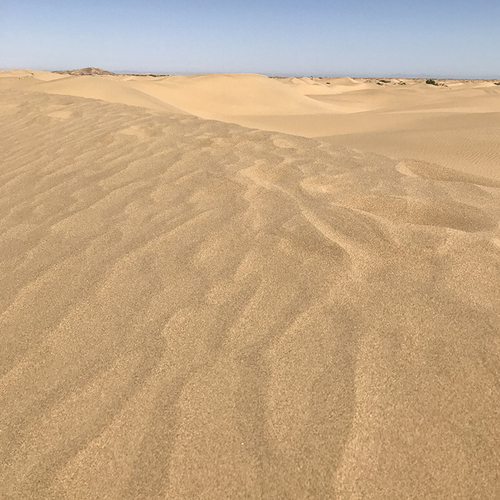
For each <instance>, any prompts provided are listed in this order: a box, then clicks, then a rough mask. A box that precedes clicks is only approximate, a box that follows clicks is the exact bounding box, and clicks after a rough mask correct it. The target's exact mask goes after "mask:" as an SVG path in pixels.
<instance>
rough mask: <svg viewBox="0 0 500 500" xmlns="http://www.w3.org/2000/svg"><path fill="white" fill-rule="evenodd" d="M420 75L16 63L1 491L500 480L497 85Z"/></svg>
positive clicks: (271, 491) (97, 494) (8, 152)
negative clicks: (158, 71) (279, 74)
mask: <svg viewBox="0 0 500 500" xmlns="http://www.w3.org/2000/svg"><path fill="white" fill-rule="evenodd" d="M328 82H329V83H328ZM405 83H406V85H401V84H399V81H396V80H394V81H391V82H390V83H383V84H381V85H379V84H378V80H351V79H349V78H344V79H309V78H296V79H292V78H289V79H270V78H267V77H264V76H259V75H201V76H171V77H163V78H154V77H132V76H68V75H60V74H54V73H49V72H36V71H28V70H15V71H9V72H0V235H1V236H0V276H1V277H2V286H1V287H0V334H1V338H2V349H1V350H0V376H1V378H0V498H2V499H3V498H5V499H37V498H40V499H45V498H47V499H58V500H63V499H79V500H80V499H101V498H102V499H104V498H106V499H127V498H130V499H169V500H170V499H172V500H176V499H185V500H188V499H238V498H241V499H243V498H244V499H292V498H293V499H295V498H296V499H329V498H337V499H370V500H371V499H380V500H387V499H394V500H396V499H397V500H400V499H406V498H415V499H429V498H433V499H434V498H439V499H450V498H453V499H478V500H479V499H497V498H499V497H500V475H499V471H500V384H499V377H500V293H499V290H500V229H499V220H500V166H499V163H498V162H499V160H498V158H499V130H500V120H499V113H500V87H499V86H495V85H494V84H493V82H451V81H450V82H445V83H446V85H448V86H446V87H445V86H441V87H433V86H429V85H426V84H425V83H423V82H421V81H411V80H407V81H405ZM241 125H246V126H247V127H251V128H246V127H242V126H241ZM259 128H260V129H259ZM283 132H287V133H293V134H294V135H287V134H285V133H283ZM306 136H307V137H306ZM315 137H316V138H315ZM345 145H347V146H350V147H354V148H355V149H349V148H347V147H345ZM370 151H375V152H377V153H381V154H374V153H371V152H370ZM384 155H385V156H384ZM409 158H410V159H409ZM449 167H453V168H449Z"/></svg>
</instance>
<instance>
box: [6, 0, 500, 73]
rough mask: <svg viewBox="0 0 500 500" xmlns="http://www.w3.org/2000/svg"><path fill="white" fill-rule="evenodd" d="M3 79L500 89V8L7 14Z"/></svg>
mask: <svg viewBox="0 0 500 500" xmlns="http://www.w3.org/2000/svg"><path fill="white" fill-rule="evenodd" d="M0 16H1V17H0V68H1V69H7V68H11V67H22V68H30V69H49V70H58V69H61V70H62V69H74V68H80V67H86V66H97V67H101V68H104V69H107V70H111V71H116V72H126V71H134V72H135V71H137V72H159V73H170V74H172V73H221V72H228V73H233V72H248V73H262V74H267V75H324V76H341V75H350V76H401V77H403V76H406V77H416V76H420V77H422V76H429V77H431V76H433V77H437V78H500V51H499V50H498V48H499V46H500V30H499V29H498V26H500V2H498V1H492V0H479V1H478V2H474V3H473V2H469V1H464V0H457V1H451V0H445V1H435V2H430V1H423V2H406V3H403V2H397V1H394V0H381V1H379V2H369V1H366V0H359V1H357V2H340V1H333V2H332V1H331V2H326V1H313V2H309V3H306V2H298V1H295V0H292V1H287V2H285V1H282V0H274V1H273V0H271V1H266V2H263V1H256V2H253V3H251V4H250V3H243V2H230V1H224V0H216V1H198V0H196V1H189V2H183V1H179V0H174V1H170V2H161V1H157V0H146V1H141V2H138V1H122V2H96V1H89V2H85V3H83V2H75V1H59V0H48V1H44V2H39V1H33V0H26V1H24V2H22V4H17V3H14V2H2V3H1V4H0Z"/></svg>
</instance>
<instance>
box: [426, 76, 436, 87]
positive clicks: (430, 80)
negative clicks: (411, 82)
mask: <svg viewBox="0 0 500 500" xmlns="http://www.w3.org/2000/svg"><path fill="white" fill-rule="evenodd" d="M425 83H427V85H436V87H437V86H438V85H439V83H438V82H436V80H432V79H431V78H428V79H427V80H426V81H425Z"/></svg>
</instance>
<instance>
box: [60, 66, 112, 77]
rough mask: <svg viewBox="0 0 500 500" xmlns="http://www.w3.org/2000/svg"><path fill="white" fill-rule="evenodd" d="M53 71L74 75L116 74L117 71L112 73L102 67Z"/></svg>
mask: <svg viewBox="0 0 500 500" xmlns="http://www.w3.org/2000/svg"><path fill="white" fill-rule="evenodd" d="M53 73H59V74H60V75H74V76H84V75H90V76H94V75H116V73H112V72H111V71H106V70H104V69H101V68H82V69H72V70H67V71H53Z"/></svg>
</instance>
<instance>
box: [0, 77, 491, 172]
mask: <svg viewBox="0 0 500 500" xmlns="http://www.w3.org/2000/svg"><path fill="white" fill-rule="evenodd" d="M90 69H91V68H90ZM51 75H52V76H51ZM0 76H2V77H3V78H0V89H8V88H15V89H20V88H24V89H26V90H31V91H36V92H44V93H52V94H61V95H73V96H80V97H87V98H94V99H100V100H104V101H106V102H115V103H121V104H127V105H132V106H139V107H145V108H148V109H153V110H156V111H164V112H172V113H184V114H192V115H195V116H198V117H201V118H205V119H214V120H218V121H224V122H228V123H236V124H239V125H242V126H245V127H250V128H258V129H261V130H267V131H275V132H283V133H287V134H293V135H299V136H304V137H315V138H321V139H322V140H325V141H329V142H332V143H334V144H336V145H342V146H348V147H352V148H356V149H361V150H364V151H371V152H375V153H379V154H383V155H386V156H390V157H393V158H394V159H400V160H402V159H406V158H415V159H420V160H423V161H430V162H434V163H438V164H440V165H443V166H446V167H450V168H455V169H459V170H461V171H464V172H469V173H479V174H481V175H486V176H489V177H492V178H496V179H500V170H499V169H498V160H497V158H498V157H499V152H500V150H499V144H500V86H497V85H494V82H492V81H465V80H464V81H453V80H444V81H442V82H440V83H442V85H441V86H433V85H426V84H425V81H424V80H404V79H391V80H387V79H385V80H380V79H352V78H348V77H344V78H313V77H301V78H275V79H271V78H267V77H265V76H263V75H251V74H231V75H229V74H226V75H215V74H214V75H191V76H183V75H174V76H163V77H158V78H154V77H151V76H136V75H135V76H132V75H115V76H94V77H91V76H68V75H61V74H55V73H50V72H46V71H44V72H43V71H31V70H10V71H8V72H3V73H0ZM457 144H458V145H459V147H457Z"/></svg>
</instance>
